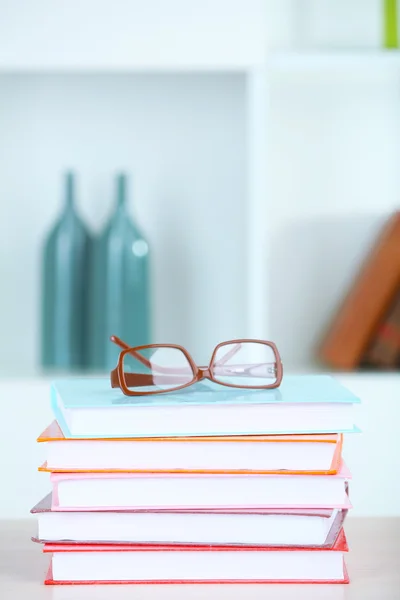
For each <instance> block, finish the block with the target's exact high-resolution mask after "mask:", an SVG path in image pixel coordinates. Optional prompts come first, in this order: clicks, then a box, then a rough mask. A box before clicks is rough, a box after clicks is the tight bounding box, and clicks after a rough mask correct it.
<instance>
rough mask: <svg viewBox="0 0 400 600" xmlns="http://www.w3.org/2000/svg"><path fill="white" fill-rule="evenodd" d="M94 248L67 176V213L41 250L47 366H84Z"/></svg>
mask: <svg viewBox="0 0 400 600" xmlns="http://www.w3.org/2000/svg"><path fill="white" fill-rule="evenodd" d="M91 245H92V239H91V236H90V234H89V232H88V230H87V229H86V227H85V225H84V223H83V222H82V220H81V219H80V218H79V216H78V214H77V213H76V209H75V181H74V175H73V174H72V173H67V175H66V178H65V204H64V209H63V211H62V213H61V215H60V218H59V219H58V221H57V222H56V224H55V226H54V227H53V229H52V230H51V231H50V233H49V235H48V236H47V239H46V241H45V244H44V251H43V281H42V365H43V366H44V367H51V368H53V367H54V368H59V369H62V370H64V369H66V370H75V369H81V368H83V367H85V361H86V356H87V337H88V327H87V317H88V285H87V282H88V277H89V267H90V252H91Z"/></svg>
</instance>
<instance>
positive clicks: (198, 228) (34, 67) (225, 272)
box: [0, 0, 400, 374]
mask: <svg viewBox="0 0 400 600" xmlns="http://www.w3.org/2000/svg"><path fill="white" fill-rule="evenodd" d="M308 4H310V3H308ZM312 4H313V3H312V2H311V4H310V6H311V5H312ZM295 6H296V5H295V4H293V3H291V2H289V1H287V2H282V1H276V0H249V1H247V0H235V2H232V1H230V0H218V2H202V3H188V2H186V1H185V0H169V2H168V3H166V2H163V0H149V1H148V2H146V3H145V6H143V3H142V2H140V1H139V0H132V1H130V2H128V1H126V0H117V1H115V2H110V1H108V0H101V1H95V0H86V2H85V3H82V5H81V6H80V7H79V18H77V12H76V10H77V9H76V7H75V6H73V5H72V3H66V4H64V5H63V6H62V7H60V5H59V4H55V3H54V2H52V1H51V0H39V1H38V2H35V3H31V2H29V1H28V0H21V1H20V2H19V3H18V4H17V3H15V4H11V5H10V6H9V7H8V8H7V11H6V12H5V14H4V15H3V18H2V19H1V21H0V90H1V94H0V132H1V136H0V159H1V161H0V197H1V198H2V199H3V200H2V202H1V203H0V236H1V238H2V242H1V247H0V272H1V273H2V276H3V278H4V279H5V280H7V287H6V290H5V292H4V293H3V295H2V299H1V302H0V315H1V316H0V319H1V321H0V325H1V326H2V329H3V331H4V337H5V338H7V339H9V340H10V341H9V342H8V344H3V345H2V346H1V345H0V364H1V365H2V367H1V368H0V371H1V372H3V373H6V374H7V373H10V372H13V371H17V370H18V371H19V370H20V365H21V364H22V365H24V370H26V371H27V372H34V371H35V365H36V364H37V362H38V353H37V349H38V342H39V322H38V315H39V281H40V279H39V267H40V255H39V249H40V242H41V240H42V239H43V236H44V234H45V230H46V228H47V227H48V226H50V224H51V223H52V222H53V221H54V218H55V216H56V212H57V210H58V207H59V206H60V193H61V190H60V184H61V179H60V176H61V172H62V170H64V169H65V168H69V167H75V168H76V170H77V172H78V174H79V176H80V181H79V183H80V206H81V211H82V214H83V216H84V217H85V219H86V220H87V222H88V224H89V226H91V227H92V229H94V230H95V231H96V230H98V229H99V228H100V227H101V226H102V224H103V223H104V220H105V219H106V217H107V215H108V213H109V211H110V210H111V202H112V199H111V194H112V187H111V186H112V175H113V174H114V172H115V171H117V170H119V169H121V168H122V169H124V168H126V169H127V170H129V171H130V172H132V175H133V178H134V201H133V206H134V209H135V213H136V215H137V216H138V220H139V222H140V223H141V224H142V226H143V228H144V230H145V232H146V233H147V234H148V236H149V238H150V242H151V244H152V248H153V251H154V263H153V268H154V271H153V288H154V307H153V308H154V335H155V338H157V339H172V338H174V339H175V341H177V342H181V343H184V344H185V345H187V346H188V347H190V348H191V349H192V350H193V353H194V355H195V356H196V358H198V360H199V361H204V360H207V358H208V354H209V351H210V348H211V347H212V346H213V345H214V344H215V343H217V342H218V341H220V339H223V338H229V337H234V336H260V337H263V336H265V337H270V338H273V339H275V340H276V341H277V343H278V344H279V346H280V348H281V349H282V354H283V356H284V360H285V364H286V365H288V366H289V368H301V369H304V368H313V364H314V363H313V356H314V351H315V345H316V343H317V341H318V336H319V335H321V331H322V330H323V328H324V326H325V325H326V323H327V320H328V319H329V316H330V314H331V312H332V310H333V309H334V307H335V305H336V304H337V302H338V301H339V299H340V297H341V295H342V294H343V292H344V290H345V289H346V286H347V285H348V282H349V281H350V279H351V277H352V275H353V273H354V272H355V271H356V270H357V268H358V266H359V264H360V261H361V260H362V258H363V256H364V254H365V252H366V250H367V249H368V247H369V246H370V244H371V242H372V240H373V238H374V236H375V235H376V233H377V231H378V229H379V227H380V225H381V223H382V222H383V220H384V218H386V216H387V214H388V213H389V212H390V211H391V210H393V208H395V207H396V205H397V203H398V193H397V190H398V184H400V181H399V177H398V174H397V173H398V168H397V152H398V150H399V142H398V133H397V132H396V126H397V124H398V125H399V127H400V117H399V115H398V113H399V111H398V107H397V73H398V71H400V59H399V56H400V55H399V53H397V52H385V51H379V50H374V49H371V48H369V49H368V48H366V50H365V51H361V50H360V51H353V50H340V49H337V50H334V51H332V50H331V51H327V50H324V49H319V50H318V49H315V50H310V51H304V50H302V51H301V52H296V50H295V48H294V46H293V41H292V40H291V37H290V36H291V27H292V25H291V23H292V21H291V19H292V16H293V15H292V11H293V9H294V7H295ZM318 10H320V9H319V5H318ZM317 12H318V11H317ZM316 14H317V13H316ZM21 15H23V18H21ZM285 48H289V49H290V50H289V51H287V50H285ZM399 114H400V113H399ZM304 140H307V143H306V144H305V143H304ZM136 199H137V200H136ZM10 222H11V223H12V228H13V235H10V231H9V223H10ZM170 240H174V243H173V244H171V243H170V242H169V241H170ZM22 289H24V291H25V294H24V296H22V295H21V290H22ZM26 297H29V302H27V301H26ZM21 315H23V317H21ZM202 322H203V323H207V327H204V326H202V325H201V323H202ZM22 339H23V340H24V343H23V345H21V343H20V341H21V340H22ZM294 339H295V340H296V344H293V340H294Z"/></svg>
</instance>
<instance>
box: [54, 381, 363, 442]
mask: <svg viewBox="0 0 400 600" xmlns="http://www.w3.org/2000/svg"><path fill="white" fill-rule="evenodd" d="M153 389H154V388H153ZM51 402H52V408H53V412H54V415H55V417H56V419H57V421H58V423H59V425H60V427H61V429H62V431H63V433H64V435H65V436H66V437H72V436H71V433H70V431H69V427H68V426H67V423H66V421H65V419H64V417H63V413H65V411H68V410H69V409H70V410H76V409H78V410H79V409H89V410H90V409H93V410H94V411H95V410H96V409H116V408H118V407H120V408H124V409H127V408H130V407H131V408H132V410H133V411H134V410H135V407H157V406H160V407H161V406H162V407H166V406H171V407H172V406H178V407H179V406H182V407H183V406H188V405H202V406H206V405H216V404H218V405H225V406H227V405H238V404H241V405H254V404H276V405H294V406H295V405H299V404H302V405H303V404H304V405H316V404H356V403H359V402H360V399H359V398H358V397H357V396H355V395H354V394H353V393H352V392H351V391H350V390H348V389H347V388H345V387H344V386H342V385H341V384H340V383H339V382H338V381H337V380H336V379H335V378H334V377H331V376H329V375H285V376H284V378H283V380H282V383H281V385H280V387H279V388H276V389H271V390H244V389H234V388H227V387H224V386H220V385H218V384H215V383H213V382H211V381H208V380H205V381H202V382H200V383H196V384H195V385H193V386H191V387H189V388H186V389H183V390H179V391H177V392H174V393H163V394H156V395H150V396H125V395H124V394H123V393H122V391H121V390H120V389H118V388H114V389H113V388H111V384H110V380H109V379H108V378H76V379H75V378H71V379H65V380H59V381H56V382H54V383H53V385H52V386H51ZM61 409H62V410H61ZM353 431H357V428H355V427H354V428H352V429H348V430H343V431H342V433H346V432H353ZM226 433H227V432H215V435H219V434H226ZM259 433H260V434H261V433H292V432H291V431H265V429H264V430H263V431H260V432H259ZM304 433H330V431H328V430H325V431H315V432H313V431H305V432H304ZM337 433H340V432H337ZM241 434H243V435H246V434H248V432H246V431H243V432H241ZM171 435H172V434H171ZM187 435H196V434H195V433H189V432H188V433H187ZM197 435H201V434H200V433H197ZM102 437H110V436H107V434H102Z"/></svg>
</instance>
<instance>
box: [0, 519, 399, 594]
mask: <svg viewBox="0 0 400 600" xmlns="http://www.w3.org/2000/svg"><path fill="white" fill-rule="evenodd" d="M34 531H35V522H34V521H33V520H29V521H28V520H27V521H0V598H1V600H14V599H20V600H42V599H45V598H47V599H48V598H54V599H55V600H80V599H81V598H82V599H85V600H97V599H98V600H110V599H111V598H112V599H113V600H114V599H115V600H119V599H128V598H129V599H130V600H141V599H148V600H153V599H156V598H157V600H160V599H163V598H165V599H168V600H181V599H182V600H190V599H196V600H200V599H211V598H223V599H228V598H229V600H236V599H237V600H239V599H240V600H242V599H245V600H251V599H252V598H260V599H261V598H262V599H263V600H264V599H266V598H271V599H272V600H279V599H281V598H293V599H296V600H314V599H321V600H342V599H343V600H355V599H357V600H400V518H397V519H395V518H393V519H392V518H386V519H384V518H376V519H367V518H358V519H356V518H353V519H351V517H350V518H349V519H348V520H347V526H346V534H347V539H348V543H349V546H350V552H349V554H348V559H347V565H348V570H349V574H350V579H351V583H350V584H349V585H282V584H281V585H248V586H246V585H222V586H217V585H192V586H189V585H182V586H178V585H165V586H160V585H158V586H151V585H147V586H145V585H143V586H141V585H135V586H125V585H121V586H79V585H78V586H44V585H43V583H42V581H43V576H44V574H45V572H46V567H47V564H48V557H47V556H44V555H43V554H42V553H41V551H40V546H39V545H38V544H34V543H33V542H31V541H30V536H31V535H32V534H33V533H34Z"/></svg>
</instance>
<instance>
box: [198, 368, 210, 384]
mask: <svg viewBox="0 0 400 600" xmlns="http://www.w3.org/2000/svg"><path fill="white" fill-rule="evenodd" d="M198 369H199V381H200V380H201V379H210V378H211V373H210V369H209V367H198Z"/></svg>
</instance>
